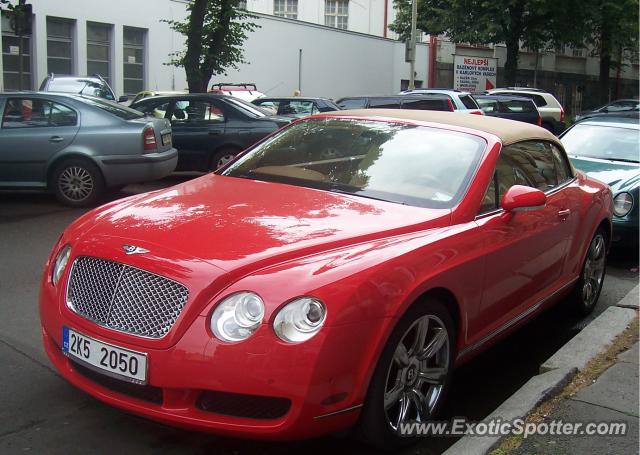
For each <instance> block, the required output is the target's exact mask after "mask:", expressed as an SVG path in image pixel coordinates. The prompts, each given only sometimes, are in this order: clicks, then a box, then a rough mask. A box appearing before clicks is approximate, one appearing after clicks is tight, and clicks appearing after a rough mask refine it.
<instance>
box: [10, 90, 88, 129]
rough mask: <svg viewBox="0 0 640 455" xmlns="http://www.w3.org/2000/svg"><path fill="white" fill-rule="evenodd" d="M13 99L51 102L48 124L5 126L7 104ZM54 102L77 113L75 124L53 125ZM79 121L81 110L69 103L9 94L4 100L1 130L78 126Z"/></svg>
mask: <svg viewBox="0 0 640 455" xmlns="http://www.w3.org/2000/svg"><path fill="white" fill-rule="evenodd" d="M13 100H18V101H26V100H29V101H31V102H33V101H35V100H38V101H41V102H43V103H47V104H49V115H48V116H47V125H24V126H12V127H8V128H7V127H5V126H4V117H5V114H6V112H7V106H8V105H9V102H10V101H13ZM54 104H58V105H60V106H64V107H65V108H67V109H69V110H70V111H71V112H73V113H74V114H75V118H76V121H75V123H74V124H73V125H52V124H51V110H52V107H53V105H54ZM79 121H80V112H79V111H78V110H77V109H75V108H73V107H71V106H69V105H68V104H65V103H61V102H59V101H53V100H50V99H48V98H39V97H29V96H23V97H20V96H8V97H6V98H5V100H4V105H3V108H2V115H1V116H0V130H9V131H11V130H22V129H27V128H29V129H30V128H64V127H77V126H78V125H79Z"/></svg>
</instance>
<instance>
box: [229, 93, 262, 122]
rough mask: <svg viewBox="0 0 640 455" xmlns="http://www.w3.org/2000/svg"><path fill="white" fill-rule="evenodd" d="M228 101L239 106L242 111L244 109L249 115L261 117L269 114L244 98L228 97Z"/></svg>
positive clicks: (243, 111)
mask: <svg viewBox="0 0 640 455" xmlns="http://www.w3.org/2000/svg"><path fill="white" fill-rule="evenodd" d="M227 102H228V103H229V104H232V105H233V106H234V107H236V108H238V109H239V110H240V111H242V113H244V114H246V115H248V116H249V117H253V118H261V117H266V116H267V114H266V113H265V111H264V110H262V109H260V108H258V107H257V106H255V105H253V104H251V103H248V102H246V101H244V100H241V99H238V98H231V97H228V98H227Z"/></svg>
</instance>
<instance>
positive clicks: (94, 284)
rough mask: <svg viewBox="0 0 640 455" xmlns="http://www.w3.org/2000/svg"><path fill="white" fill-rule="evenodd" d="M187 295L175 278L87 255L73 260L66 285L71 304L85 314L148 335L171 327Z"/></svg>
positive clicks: (101, 322)
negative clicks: (170, 278) (171, 278)
mask: <svg viewBox="0 0 640 455" xmlns="http://www.w3.org/2000/svg"><path fill="white" fill-rule="evenodd" d="M188 296H189V291H188V290H187V288H186V287H184V286H183V285H181V284H180V283H177V282H175V281H173V280H169V279H167V278H163V277H161V276H159V275H156V274H154V273H150V272H145V271H144V270H140V269H137V268H135V267H131V266H128V265H125V264H121V263H118V262H113V261H107V260H105V259H98V258H94V257H88V256H82V257H79V258H77V259H76V260H75V261H74V263H73V268H72V270H71V277H70V278H69V286H68V288H67V304H68V306H69V308H71V310H73V311H74V312H76V313H77V314H79V315H80V316H82V317H83V318H85V319H89V320H90V321H93V322H95V323H96V324H99V325H102V326H105V327H109V328H112V329H114V330H118V331H120V332H127V333H132V334H134V335H139V336H144V337H149V338H161V337H163V336H164V335H166V334H167V333H168V332H169V330H171V327H172V326H173V324H174V323H175V322H176V319H178V316H180V312H181V311H182V309H183V308H184V305H185V303H186V302H187V297H188Z"/></svg>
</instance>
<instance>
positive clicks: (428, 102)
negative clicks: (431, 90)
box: [402, 97, 453, 112]
mask: <svg viewBox="0 0 640 455" xmlns="http://www.w3.org/2000/svg"><path fill="white" fill-rule="evenodd" d="M407 98H408V97H407ZM402 109H417V110H424V111H447V112H452V111H453V104H451V103H450V102H449V100H447V99H444V98H435V99H433V98H432V99H429V98H426V99H425V98H418V99H403V100H402Z"/></svg>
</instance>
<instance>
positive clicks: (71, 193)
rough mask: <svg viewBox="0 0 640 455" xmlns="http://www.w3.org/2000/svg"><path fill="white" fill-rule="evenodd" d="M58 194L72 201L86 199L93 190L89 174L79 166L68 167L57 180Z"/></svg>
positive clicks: (91, 178)
mask: <svg viewBox="0 0 640 455" xmlns="http://www.w3.org/2000/svg"><path fill="white" fill-rule="evenodd" d="M58 188H59V189H60V192H61V193H62V194H63V195H64V196H65V197H67V198H69V199H70V200H72V201H76V202H78V201H82V200H84V199H86V198H88V197H89V196H90V195H91V193H92V192H93V189H94V182H93V177H92V176H91V173H90V172H89V171H88V170H87V169H85V168H83V167H80V166H70V167H68V168H66V169H64V170H63V171H62V173H61V174H60V177H59V178H58Z"/></svg>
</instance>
